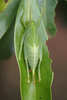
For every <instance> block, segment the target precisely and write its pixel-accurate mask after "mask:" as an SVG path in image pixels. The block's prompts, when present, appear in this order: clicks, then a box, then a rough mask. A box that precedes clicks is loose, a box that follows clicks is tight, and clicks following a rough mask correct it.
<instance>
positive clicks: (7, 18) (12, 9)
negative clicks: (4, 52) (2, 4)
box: [0, 0, 20, 38]
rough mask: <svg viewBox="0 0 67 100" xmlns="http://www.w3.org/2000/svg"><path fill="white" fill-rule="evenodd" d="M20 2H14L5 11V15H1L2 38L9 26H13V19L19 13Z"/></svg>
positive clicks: (17, 0)
mask: <svg viewBox="0 0 67 100" xmlns="http://www.w3.org/2000/svg"><path fill="white" fill-rule="evenodd" d="M19 3H20V0H13V1H12V2H11V3H10V4H9V5H8V6H7V8H6V9H5V11H4V12H3V13H1V14H0V38H1V37H2V36H3V35H4V33H5V32H6V31H7V29H8V27H9V25H10V24H11V22H12V20H13V18H14V17H15V15H16V13H17V9H18V6H19Z"/></svg>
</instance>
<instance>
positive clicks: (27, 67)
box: [24, 45, 30, 84]
mask: <svg viewBox="0 0 67 100" xmlns="http://www.w3.org/2000/svg"><path fill="white" fill-rule="evenodd" d="M24 56H25V62H26V69H27V83H28V84H29V83H30V76H29V66H28V60H27V55H26V48H25V45H24Z"/></svg>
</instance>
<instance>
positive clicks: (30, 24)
mask: <svg viewBox="0 0 67 100" xmlns="http://www.w3.org/2000/svg"><path fill="white" fill-rule="evenodd" d="M28 29H37V25H36V22H35V21H34V20H31V21H28V22H27V25H26V30H28Z"/></svg>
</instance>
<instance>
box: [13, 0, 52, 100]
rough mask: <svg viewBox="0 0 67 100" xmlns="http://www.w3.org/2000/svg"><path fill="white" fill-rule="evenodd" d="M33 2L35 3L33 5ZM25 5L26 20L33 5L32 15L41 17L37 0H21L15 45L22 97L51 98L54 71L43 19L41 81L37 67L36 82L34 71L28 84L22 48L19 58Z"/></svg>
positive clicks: (34, 18)
mask: <svg viewBox="0 0 67 100" xmlns="http://www.w3.org/2000/svg"><path fill="white" fill-rule="evenodd" d="M32 2H33V5H32ZM23 6H25V16H24V21H28V20H29V19H30V18H29V16H30V10H31V6H32V9H33V11H32V17H33V20H35V21H36V22H37V21H38V19H39V17H40V12H39V9H38V6H37V4H36V1H35V0H21V3H20V6H19V9H18V13H17V18H16V24H15V33H14V47H15V53H16V58H17V62H18V64H19V68H20V85H21V86H20V89H21V97H22V100H40V99H41V100H51V83H52V79H53V73H52V71H51V67H50V65H51V60H50V58H49V54H48V49H47V46H46V40H48V37H47V34H46V31H45V28H44V23H43V21H42V20H41V22H40V25H39V28H38V31H39V33H40V37H41V42H42V45H43V57H42V63H41V82H38V69H37V68H36V72H35V84H34V82H33V78H32V72H30V80H31V82H30V84H27V71H26V66H25V59H24V51H23V50H22V54H21V61H19V60H18V58H19V48H20V42H21V39H22V36H23V34H24V31H25V30H24V27H23V26H22V24H21V22H20V18H21V16H22V14H23Z"/></svg>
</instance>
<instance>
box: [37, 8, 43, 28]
mask: <svg viewBox="0 0 67 100" xmlns="http://www.w3.org/2000/svg"><path fill="white" fill-rule="evenodd" d="M41 10H42V12H41V15H40V18H39V20H38V22H37V27H39V25H40V21H41V18H42V15H43V7H41Z"/></svg>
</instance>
